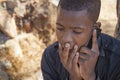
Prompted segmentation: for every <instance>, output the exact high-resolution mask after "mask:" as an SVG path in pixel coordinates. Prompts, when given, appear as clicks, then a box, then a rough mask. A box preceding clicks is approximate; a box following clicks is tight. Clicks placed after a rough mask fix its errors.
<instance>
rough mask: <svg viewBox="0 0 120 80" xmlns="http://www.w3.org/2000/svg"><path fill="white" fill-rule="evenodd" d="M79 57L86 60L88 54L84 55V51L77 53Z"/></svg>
mask: <svg viewBox="0 0 120 80" xmlns="http://www.w3.org/2000/svg"><path fill="white" fill-rule="evenodd" d="M79 57H80V59H83V60H88V59H89V57H90V56H89V55H86V54H85V53H79Z"/></svg>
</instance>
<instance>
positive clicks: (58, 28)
mask: <svg viewBox="0 0 120 80" xmlns="http://www.w3.org/2000/svg"><path fill="white" fill-rule="evenodd" d="M56 28H57V30H59V31H63V30H64V28H62V27H56Z"/></svg>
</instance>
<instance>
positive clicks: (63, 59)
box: [61, 43, 70, 64]
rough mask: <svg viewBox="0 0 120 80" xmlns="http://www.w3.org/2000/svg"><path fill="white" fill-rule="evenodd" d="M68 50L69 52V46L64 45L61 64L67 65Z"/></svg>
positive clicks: (67, 44)
mask: <svg viewBox="0 0 120 80" xmlns="http://www.w3.org/2000/svg"><path fill="white" fill-rule="evenodd" d="M69 50H70V44H69V43H66V44H65V47H64V50H63V51H62V53H61V60H62V62H63V64H67V60H68V55H69Z"/></svg>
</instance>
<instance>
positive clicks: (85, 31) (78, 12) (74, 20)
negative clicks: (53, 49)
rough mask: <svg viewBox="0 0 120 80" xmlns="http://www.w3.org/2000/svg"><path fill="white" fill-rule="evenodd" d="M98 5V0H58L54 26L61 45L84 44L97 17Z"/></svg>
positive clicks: (99, 3)
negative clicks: (55, 24)
mask: <svg viewBox="0 0 120 80" xmlns="http://www.w3.org/2000/svg"><path fill="white" fill-rule="evenodd" d="M100 6H101V2H100V0H60V2H59V6H58V16H57V26H56V27H57V30H56V32H57V37H58V41H59V43H61V44H62V46H64V44H66V43H70V45H71V48H72V47H73V46H74V45H75V44H77V45H78V46H79V47H81V46H83V45H85V44H86V43H87V42H88V40H89V37H90V36H91V34H92V33H91V31H92V29H93V25H94V24H95V23H96V21H97V19H98V17H99V13H100Z"/></svg>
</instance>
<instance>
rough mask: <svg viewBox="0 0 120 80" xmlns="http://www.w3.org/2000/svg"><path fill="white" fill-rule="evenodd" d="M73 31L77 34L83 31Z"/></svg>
mask: <svg viewBox="0 0 120 80" xmlns="http://www.w3.org/2000/svg"><path fill="white" fill-rule="evenodd" d="M73 33H75V34H81V33H82V32H81V31H73Z"/></svg>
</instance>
